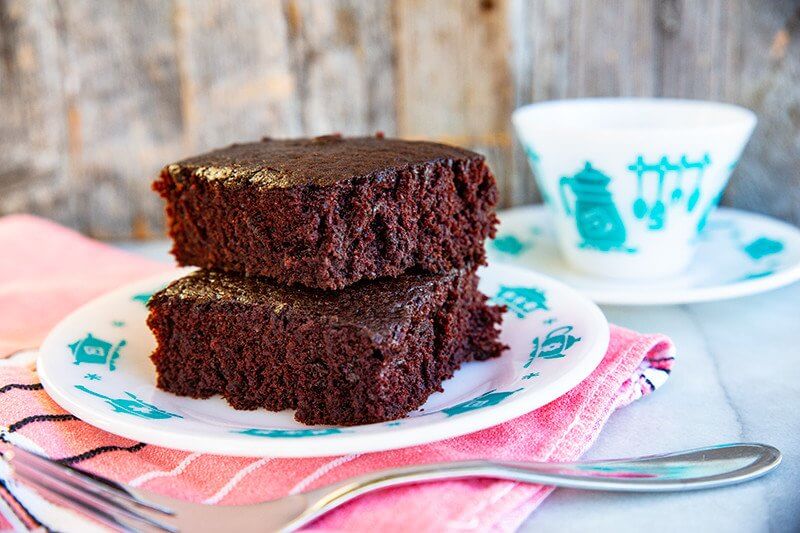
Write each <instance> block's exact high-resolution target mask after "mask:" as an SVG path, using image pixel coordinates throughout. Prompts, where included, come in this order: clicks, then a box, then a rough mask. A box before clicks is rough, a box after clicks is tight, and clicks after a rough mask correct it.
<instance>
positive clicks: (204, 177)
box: [154, 136, 498, 289]
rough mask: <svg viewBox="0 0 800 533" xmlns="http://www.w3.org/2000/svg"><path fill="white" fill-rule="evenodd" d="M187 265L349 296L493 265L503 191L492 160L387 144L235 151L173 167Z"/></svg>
mask: <svg viewBox="0 0 800 533" xmlns="http://www.w3.org/2000/svg"><path fill="white" fill-rule="evenodd" d="M154 188H155V189H156V190H157V191H158V192H159V193H160V194H161V196H163V197H164V198H165V199H166V202H167V216H168V220H169V233H170V236H171V237H172V239H173V241H174V246H173V254H174V255H175V257H176V258H177V260H178V262H179V263H180V264H182V265H195V266H200V267H203V268H211V269H217V270H225V271H229V272H237V273H243V274H246V275H254V276H255V275H261V276H269V277H271V278H273V279H275V280H277V281H279V282H281V283H283V284H299V285H304V286H306V287H313V288H322V289H340V288H342V287H345V286H347V285H350V284H352V283H355V282H357V281H359V280H361V279H376V278H379V277H386V276H397V275H399V274H401V273H403V272H405V271H408V270H411V269H415V270H419V271H424V272H429V273H444V272H448V271H450V270H451V269H454V268H463V267H465V266H467V265H472V264H481V263H483V262H484V261H485V256H484V249H483V241H484V239H486V237H491V236H494V231H495V230H494V227H495V225H496V223H497V219H496V217H495V214H494V206H495V204H496V203H497V199H498V192H497V186H496V184H495V179H494V177H493V176H492V173H491V171H490V170H489V167H488V166H487V165H486V162H485V160H484V158H483V156H481V155H479V154H476V153H474V152H470V151H468V150H463V149H460V148H455V147H452V146H446V145H443V144H437V143H431V142H415V141H403V140H397V139H385V138H382V137H364V138H342V137H338V136H326V137H319V138H315V139H295V140H271V139H264V140H262V141H261V142H257V143H249V144H235V145H232V146H229V147H228V148H224V149H221V150H216V151H213V152H210V153H208V154H205V155H201V156H197V157H193V158H190V159H186V160H184V161H180V162H178V163H175V164H172V165H168V166H167V167H166V168H164V169H163V170H162V172H161V174H160V177H159V178H158V180H157V181H156V182H155V184H154Z"/></svg>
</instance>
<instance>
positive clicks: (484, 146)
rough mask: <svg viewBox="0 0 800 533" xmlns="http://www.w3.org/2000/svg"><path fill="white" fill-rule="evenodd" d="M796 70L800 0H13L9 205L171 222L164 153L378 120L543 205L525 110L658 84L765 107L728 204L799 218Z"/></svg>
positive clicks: (354, 129)
mask: <svg viewBox="0 0 800 533" xmlns="http://www.w3.org/2000/svg"><path fill="white" fill-rule="evenodd" d="M798 79H800V4H798V3H797V1H796V0H773V1H771V2H761V1H758V0H607V1H604V0H439V1H436V2H431V1H424V0H394V1H392V0H332V1H325V2H321V1H316V0H264V1H260V0H238V1H237V0H223V1H213V0H142V1H137V2H127V1H124V0H106V1H103V2H99V1H92V0H70V1H63V0H0V213H9V212H21V211H29V212H35V213H40V214H43V215H45V216H49V217H51V218H54V219H56V220H58V221H60V222H63V223H66V224H68V225H71V226H73V227H76V228H78V229H80V230H82V231H84V232H86V233H89V234H91V235H94V236H99V237H108V238H125V237H131V236H134V237H142V238H145V237H152V236H159V235H161V234H162V231H163V214H162V206H161V203H160V201H159V199H158V198H157V197H156V196H155V195H154V194H153V193H152V192H151V191H150V190H149V187H150V181H151V180H152V177H153V176H154V174H155V173H156V172H157V171H158V169H159V168H160V167H161V166H162V165H163V164H164V163H166V162H169V161H172V160H174V159H176V158H179V157H183V156H185V155H188V154H190V153H193V152H198V151H200V150H205V149H207V148H210V147H214V146H218V145H223V144H226V143H229V142H233V141H236V140H242V139H253V138H257V137H260V136H263V135H272V136H290V135H301V134H309V135H315V134H322V133H328V132H331V131H341V132H343V133H348V134H369V133H372V132H374V131H376V130H381V131H385V132H386V133H388V134H399V135H402V136H405V137H414V138H429V139H439V140H442V141H445V142H452V143H456V144H461V145H465V146H468V147H471V148H473V149H476V150H478V151H481V152H483V153H485V154H486V155H487V157H488V158H489V161H490V164H491V165H492V167H493V168H494V170H495V172H496V174H497V176H498V180H499V182H500V186H501V190H502V201H503V205H504V206H509V205H515V204H520V203H527V202H530V201H534V200H536V199H537V198H538V195H537V192H536V187H535V185H534V184H533V180H532V178H531V175H530V171H529V170H528V168H527V163H526V162H525V160H524V156H523V155H522V153H521V151H520V149H519V146H518V145H517V143H516V142H515V141H514V140H513V134H512V131H511V128H510V122H509V117H510V112H511V111H512V109H513V108H514V107H516V106H518V105H522V104H524V103H528V102H531V101H538V100H544V99H552V98H565V97H567V98H568V97H577V96H600V95H609V96H611V95H643V96H644V95H656V96H677V97H689V98H704V99H717V100H724V101H730V102H734V103H738V104H741V105H745V106H747V107H750V108H751V109H754V110H755V111H756V112H757V114H758V115H759V121H760V122H759V126H758V128H757V130H756V132H755V135H754V136H753V140H752V141H751V143H750V145H749V147H748V149H747V150H746V152H745V154H744V156H743V158H742V160H741V163H740V165H739V168H738V169H737V171H736V172H735V174H734V176H733V178H732V180H731V185H730V187H729V190H728V193H727V194H726V197H725V199H724V201H725V202H726V203H729V204H731V205H736V206H740V207H743V208H746V209H752V210H756V211H762V212H766V213H770V214H773V215H776V216H780V217H783V218H785V219H787V220H790V221H793V222H794V223H797V224H800V172H798V168H799V167H800V84H798V83H797V80H798Z"/></svg>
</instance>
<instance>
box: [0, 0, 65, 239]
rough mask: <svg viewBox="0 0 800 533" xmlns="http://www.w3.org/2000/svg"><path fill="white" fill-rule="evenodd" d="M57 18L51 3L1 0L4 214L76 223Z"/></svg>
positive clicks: (0, 197) (0, 201) (0, 208)
mask: <svg viewBox="0 0 800 533" xmlns="http://www.w3.org/2000/svg"><path fill="white" fill-rule="evenodd" d="M59 18H60V15H59V12H58V8H57V6H56V5H55V4H52V3H47V2H36V3H31V2H25V1H23V0H19V1H10V0H8V1H4V2H0V213H2V212H20V211H29V212H34V213H42V214H46V215H48V216H51V217H52V218H55V219H57V220H59V221H61V222H64V223H67V224H72V225H74V224H75V220H74V218H73V216H72V213H71V211H70V209H69V205H68V201H67V199H68V196H69V192H68V190H67V189H68V187H67V181H68V180H67V171H68V161H67V152H68V149H69V141H68V131H67V124H68V121H67V118H68V110H67V109H66V106H65V105H64V99H63V96H62V95H63V90H64V76H63V74H62V72H61V64H62V58H61V55H62V51H61V50H60V48H59V45H60V39H61V32H60V30H59V28H58V20H59Z"/></svg>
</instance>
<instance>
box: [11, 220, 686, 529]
mask: <svg viewBox="0 0 800 533" xmlns="http://www.w3.org/2000/svg"><path fill="white" fill-rule="evenodd" d="M0 250H2V253H0V357H3V356H8V355H9V354H10V353H11V352H14V351H16V350H19V349H22V348H27V347H35V346H36V345H37V344H38V343H39V342H40V341H41V340H42V338H43V336H44V335H45V334H46V333H47V331H48V330H49V328H51V327H52V326H53V325H54V324H55V323H56V322H57V321H58V320H59V319H60V318H61V317H63V316H64V315H65V314H66V313H68V312H69V311H70V310H72V309H74V308H75V307H76V306H78V305H79V304H81V303H84V302H86V301H87V300H89V299H91V298H93V297H94V296H97V295H98V294H100V293H103V292H105V291H107V290H109V289H112V288H114V287H117V286H118V285H120V284H123V283H126V282H129V281H131V280H134V279H136V278H140V277H145V276H148V275H151V274H153V273H155V272H159V271H163V270H166V269H169V268H171V266H170V265H167V264H159V263H153V262H150V261H147V260H144V259H141V258H137V257H134V256H131V255H129V254H126V253H123V252H121V251H118V250H115V249H113V248H110V247H108V246H105V245H102V244H100V243H97V242H94V241H91V240H89V239H86V238H84V237H82V236H80V235H79V234H77V233H74V232H72V231H71V230H68V229H65V228H63V227H60V226H58V225H55V224H53V223H51V222H48V221H45V220H42V219H38V218H35V217H31V216H25V215H17V216H9V217H5V218H2V219H0ZM611 333H612V334H611V345H610V346H609V349H608V353H607V354H606V356H605V358H604V359H603V361H602V363H601V364H600V366H599V367H598V368H597V369H596V370H595V371H594V373H593V374H592V375H591V376H590V377H589V378H587V379H586V380H584V381H583V382H582V383H581V384H580V385H579V386H577V387H576V388H575V389H573V390H572V391H570V392H569V393H567V394H566V395H564V396H562V397H561V398H559V399H558V400H555V401H553V402H552V403H550V404H548V405H546V406H545V407H542V408H540V409H538V410H536V411H534V412H532V413H529V414H528V415H525V416H522V417H520V418H517V419H515V420H512V421H510V422H507V423H505V424H501V425H499V426H496V427H493V428H490V429H487V430H484V431H480V432H477V433H473V434H471V435H467V436H464V437H458V438H453V439H449V440H445V441H442V442H437V443H433V444H429V445H425V446H417V447H413V448H406V449H402V450H396V451H390V452H382V453H371V454H363V455H346V456H342V457H320V458H312V459H273V458H234V457H224V456H214V455H206V454H197V453H187V452H181V451H177V450H170V449H166V448H159V447H157V446H152V445H148V444H144V443H138V442H133V441H130V440H127V439H124V438H120V437H117V436H114V435H111V434H109V433H106V432H104V431H100V430H98V429H95V428H93V427H91V426H89V425H88V424H85V423H83V422H81V421H80V420H78V419H76V418H75V417H73V416H72V415H69V414H67V413H65V412H64V411H63V410H62V409H61V408H59V407H58V406H57V405H56V404H55V403H53V401H52V400H50V399H49V397H48V396H47V395H46V394H45V393H44V392H43V391H42V389H41V385H39V381H38V379H37V376H36V372H35V370H34V369H33V368H32V367H31V364H30V359H29V358H28V359H26V358H20V357H11V358H6V359H5V360H0V425H2V427H1V428H0V438H1V439H3V440H6V441H10V442H17V443H19V444H22V445H25V446H28V447H33V448H34V449H38V450H40V451H41V452H43V453H45V454H47V455H49V456H50V457H54V458H58V459H60V460H62V461H63V462H65V463H69V464H73V465H79V466H80V467H81V468H84V469H87V470H89V471H91V472H95V473H98V474H101V475H103V476H106V477H110V478H112V479H115V480H117V481H121V482H124V483H128V484H131V485H134V486H139V487H144V488H147V489H150V490H153V491H157V492H162V493H164V494H168V495H171V496H175V497H179V498H185V499H188V500H193V501H202V502H207V503H215V504H216V503H219V504H241V503H251V502H258V501H262V500H266V499H270V498H275V497H280V496H283V495H286V494H288V493H291V492H298V491H302V490H304V489H307V488H313V487H316V486H320V485H323V484H328V483H332V482H334V481H337V480H340V479H343V478H346V477H350V476H354V475H357V474H360V473H363V472H366V471H370V470H375V469H380V468H387V467H391V466H398V465H405V464H417V463H425V462H433V461H446V460H455V459H469V458H479V457H480V458H494V459H505V460H552V461H566V460H573V459H577V458H578V457H580V456H581V455H582V454H583V453H584V452H585V451H586V450H587V449H588V448H589V446H591V444H592V442H594V440H595V439H596V438H597V436H598V434H599V432H600V430H601V429H602V427H603V425H604V424H605V422H606V420H607V419H608V417H609V416H610V415H611V413H613V412H614V411H615V410H616V409H617V408H619V407H621V406H624V405H626V404H628V403H630V402H632V401H633V400H636V399H638V398H640V397H641V396H643V395H646V394H648V393H650V392H652V391H653V390H655V389H656V388H657V387H658V386H659V385H661V384H662V383H663V382H664V381H665V380H666V377H667V375H668V374H669V371H670V368H671V366H672V361H673V357H674V347H673V345H672V343H671V341H670V340H669V339H668V338H666V337H664V336H662V335H641V334H639V333H636V332H633V331H630V330H626V329H623V328H619V327H616V326H612V330H611ZM551 490H552V489H551V488H549V487H543V486H537V485H525V484H517V483H513V482H508V481H493V480H468V481H448V482H437V483H429V484H422V485H416V486H408V487H403V488H397V489H391V490H387V491H384V492H381V493H377V494H373V495H368V496H365V497H363V498H361V499H359V500H356V501H354V502H352V503H349V504H347V505H345V506H343V507H342V508H340V509H338V510H337V511H334V512H333V513H331V514H329V515H328V516H326V517H323V518H322V519H320V520H318V521H317V522H316V523H314V524H313V525H312V527H311V528H310V529H314V530H342V529H347V530H354V531H358V530H363V531H376V530H378V531H395V530H416V531H444V530H460V529H477V530H499V531H510V530H513V529H515V528H516V527H517V526H518V525H519V524H520V523H521V522H522V521H523V520H524V519H525V518H526V517H527V516H528V515H529V514H530V513H531V512H532V511H533V510H534V509H535V508H536V507H537V506H538V505H539V504H540V503H541V502H542V500H544V498H545V497H546V496H547V495H548V494H549V493H550V492H551ZM0 496H2V498H0V516H5V518H4V519H3V518H0V527H2V526H6V527H8V526H12V527H13V526H16V527H21V526H23V525H24V526H26V527H33V526H36V525H37V524H43V525H45V526H47V527H50V528H52V529H62V527H59V526H63V524H64V523H65V521H67V520H73V519H77V518H76V517H75V516H74V515H68V514H64V512H63V511H62V510H59V509H57V508H54V507H53V506H51V505H49V504H48V503H47V502H46V501H44V500H41V499H40V498H38V496H36V495H35V494H33V493H31V492H30V491H28V490H26V489H25V488H24V487H21V486H19V485H16V484H15V483H14V482H13V480H10V479H9V477H8V472H3V471H2V469H0ZM3 520H5V523H3Z"/></svg>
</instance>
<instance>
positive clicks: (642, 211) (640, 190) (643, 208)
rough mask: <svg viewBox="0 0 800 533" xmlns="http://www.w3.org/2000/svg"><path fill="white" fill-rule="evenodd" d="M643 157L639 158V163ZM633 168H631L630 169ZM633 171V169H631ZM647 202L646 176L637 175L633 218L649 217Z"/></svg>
mask: <svg viewBox="0 0 800 533" xmlns="http://www.w3.org/2000/svg"><path fill="white" fill-rule="evenodd" d="M641 159H642V157H641V156H639V161H641ZM628 168H631V167H628ZM631 170H633V169H631ZM647 211H649V208H648V207H647V202H646V201H645V200H644V175H643V174H642V172H637V173H636V200H634V202H633V216H635V217H636V218H638V219H642V218H644V217H646V216H647Z"/></svg>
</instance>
